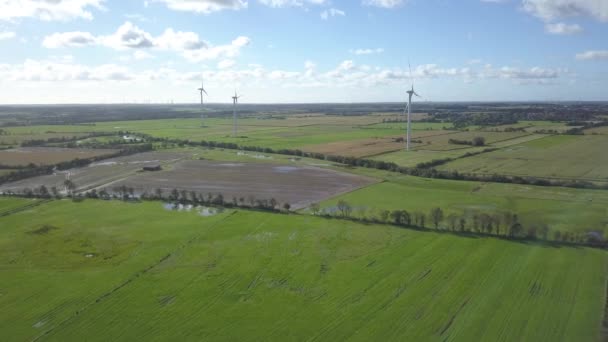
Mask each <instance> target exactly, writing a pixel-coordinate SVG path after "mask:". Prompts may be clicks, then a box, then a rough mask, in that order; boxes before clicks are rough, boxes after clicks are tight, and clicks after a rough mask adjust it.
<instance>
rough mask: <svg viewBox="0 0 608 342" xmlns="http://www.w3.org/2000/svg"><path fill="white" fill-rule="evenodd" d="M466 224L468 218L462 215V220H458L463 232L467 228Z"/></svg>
mask: <svg viewBox="0 0 608 342" xmlns="http://www.w3.org/2000/svg"><path fill="white" fill-rule="evenodd" d="M466 224H467V219H465V218H464V216H462V217H461V218H460V220H459V221H458V225H459V227H460V231H461V232H464V230H465V228H466Z"/></svg>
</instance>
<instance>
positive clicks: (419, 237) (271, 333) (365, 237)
mask: <svg viewBox="0 0 608 342" xmlns="http://www.w3.org/2000/svg"><path fill="white" fill-rule="evenodd" d="M142 218H144V219H142ZM166 222H171V225H170V229H168V226H167V224H166ZM0 225H1V226H2V227H3V229H2V230H0V263H1V264H2V265H1V267H0V273H1V276H0V291H1V293H2V296H0V303H1V305H2V307H3V310H2V312H0V317H1V319H0V331H1V332H2V333H0V334H1V335H2V336H5V337H8V336H10V338H11V339H14V340H31V339H36V338H39V339H41V340H57V341H65V340H79V339H87V340H100V341H101V340H108V339H116V338H119V339H121V340H133V339H142V338H143V339H176V338H178V339H197V340H201V339H203V340H218V339H219V340H232V339H239V340H252V341H254V340H261V339H290V340H300V339H311V338H312V339H318V340H344V339H354V340H370V339H384V340H403V339H405V338H407V339H410V338H411V339H417V340H429V339H432V340H434V339H442V340H443V339H449V340H455V341H470V340H480V339H487V340H513V341H520V340H537V341H538V340H547V341H554V340H579V341H580V340H589V341H591V340H598V339H600V328H601V316H602V312H603V309H604V297H605V275H603V272H604V270H605V268H606V266H607V264H606V262H607V259H606V255H605V253H604V252H603V251H600V250H593V249H587V248H568V247H562V248H555V247H548V246H543V245H542V244H539V245H537V244H521V243H513V242H508V241H501V240H497V239H485V238H479V239H467V238H459V237H455V236H451V235H447V234H439V233H423V232H416V231H411V230H401V229H398V228H394V227H389V226H371V225H360V224H356V223H352V222H348V221H339V220H327V219H322V218H314V217H309V216H297V215H277V214H264V213H255V212H247V211H237V212H233V211H226V212H224V213H223V214H219V215H215V216H211V217H203V216H200V215H198V214H196V213H194V212H190V213H188V212H175V211H167V210H164V209H162V206H161V204H160V203H158V202H150V203H140V204H123V203H119V202H103V201H102V202H99V201H91V200H87V201H84V202H81V203H72V202H69V201H54V202H52V203H47V204H44V205H42V206H39V207H36V208H34V209H31V210H30V211H28V212H21V213H16V214H13V215H10V216H7V217H3V218H0ZM24 251H30V252H28V253H24ZM488 260H491V261H492V262H488ZM489 312H491V313H492V314H491V315H489V314H488V313H489ZM252 316H255V317H256V319H255V320H251V317H252ZM120 317H122V318H129V319H119V318H120ZM131 317H132V319H131ZM92 332H95V333H92Z"/></svg>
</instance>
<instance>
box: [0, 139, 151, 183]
mask: <svg viewBox="0 0 608 342" xmlns="http://www.w3.org/2000/svg"><path fill="white" fill-rule="evenodd" d="M153 149H154V147H153V146H152V144H149V143H146V144H140V145H132V146H126V147H124V148H123V149H121V150H120V151H118V152H116V153H112V154H106V155H102V156H95V157H90V158H83V159H80V158H76V159H73V160H70V161H64V162H60V163H57V164H53V165H34V164H30V165H28V166H26V167H25V168H21V169H18V170H15V171H13V172H11V173H8V174H5V175H1V176H0V184H4V183H9V182H15V181H18V180H22V179H26V178H30V177H35V176H42V175H50V174H52V173H53V171H54V170H68V169H72V168H76V167H83V166H87V165H89V164H91V163H93V162H96V161H100V160H104V159H109V158H115V157H120V156H126V155H130V154H135V153H141V152H147V151H151V150H153Z"/></svg>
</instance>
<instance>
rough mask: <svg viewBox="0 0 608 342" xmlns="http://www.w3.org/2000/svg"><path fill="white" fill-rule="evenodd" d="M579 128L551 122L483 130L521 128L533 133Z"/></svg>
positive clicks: (535, 122)
mask: <svg viewBox="0 0 608 342" xmlns="http://www.w3.org/2000/svg"><path fill="white" fill-rule="evenodd" d="M577 127H581V126H569V125H567V124H566V123H565V122H552V121H520V122H518V123H516V124H513V125H501V126H496V127H484V128H483V130H491V131H494V130H499V131H504V130H505V129H510V128H523V129H524V130H525V131H526V132H530V133H534V132H536V131H549V130H552V131H556V132H560V133H561V132H565V131H567V130H569V129H572V128H577Z"/></svg>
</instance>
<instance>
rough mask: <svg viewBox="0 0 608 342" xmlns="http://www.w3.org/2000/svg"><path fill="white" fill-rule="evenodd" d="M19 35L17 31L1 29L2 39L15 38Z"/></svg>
mask: <svg viewBox="0 0 608 342" xmlns="http://www.w3.org/2000/svg"><path fill="white" fill-rule="evenodd" d="M16 36H17V35H16V34H15V32H11V31H0V40H7V39H13V38H15V37H16Z"/></svg>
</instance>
